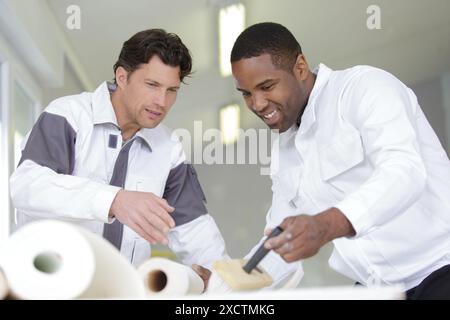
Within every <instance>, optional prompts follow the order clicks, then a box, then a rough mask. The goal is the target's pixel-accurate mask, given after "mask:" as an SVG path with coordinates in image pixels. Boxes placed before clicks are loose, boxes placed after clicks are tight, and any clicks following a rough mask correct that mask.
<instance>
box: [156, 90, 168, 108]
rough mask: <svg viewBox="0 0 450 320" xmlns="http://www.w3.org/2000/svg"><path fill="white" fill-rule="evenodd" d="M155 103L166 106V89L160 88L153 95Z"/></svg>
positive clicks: (162, 106)
mask: <svg viewBox="0 0 450 320" xmlns="http://www.w3.org/2000/svg"><path fill="white" fill-rule="evenodd" d="M153 103H154V104H156V105H158V106H159V107H161V108H164V107H165V106H166V104H167V92H166V90H158V92H157V93H156V94H155V96H154V97H153Z"/></svg>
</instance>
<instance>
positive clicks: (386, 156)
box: [335, 70, 427, 237]
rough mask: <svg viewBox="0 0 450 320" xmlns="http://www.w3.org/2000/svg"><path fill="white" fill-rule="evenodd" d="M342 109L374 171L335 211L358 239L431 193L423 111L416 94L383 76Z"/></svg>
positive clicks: (351, 94)
mask: <svg viewBox="0 0 450 320" xmlns="http://www.w3.org/2000/svg"><path fill="white" fill-rule="evenodd" d="M341 104H342V107H343V108H344V109H343V115H344V118H346V119H347V120H348V121H349V122H350V123H351V125H352V126H354V127H356V128H357V130H358V131H359V133H360V137H361V140H362V144H363V147H364V152H365V157H366V158H367V159H368V161H369V162H370V164H371V165H372V167H373V174H372V175H371V176H370V177H369V178H368V179H367V180H366V181H365V182H364V183H362V184H361V186H360V187H359V188H358V189H356V190H355V191H354V192H352V193H350V194H348V195H347V196H346V197H345V198H344V199H343V200H342V201H341V202H340V203H338V204H337V205H336V206H335V207H337V208H338V209H340V210H341V211H342V212H343V213H344V214H345V215H346V217H347V218H348V219H349V220H350V222H351V223H352V225H353V227H354V229H355V231H356V237H358V236H362V235H364V234H367V233H368V232H370V231H371V230H373V229H375V228H377V227H378V226H380V225H382V224H384V223H386V222H387V221H389V220H391V219H394V218H395V217H396V216H398V215H399V214H402V212H404V211H405V210H406V209H407V208H408V207H409V206H411V204H413V203H414V202H415V201H416V200H417V199H418V198H419V197H420V194H421V191H422V190H423V189H424V187H425V183H426V177H427V174H426V169H425V165H424V162H423V160H422V157H421V152H420V149H419V143H418V137H417V130H416V114H417V108H419V106H418V104H417V100H416V99H415V96H414V95H413V94H412V92H411V91H410V89H408V88H407V87H406V86H404V85H403V84H402V83H401V82H400V81H399V80H397V79H396V78H394V77H393V76H392V75H390V74H388V73H385V72H382V71H380V70H376V71H375V70H374V71H369V72H368V73H367V74H366V75H365V76H364V77H363V78H361V79H359V81H354V83H353V84H352V85H351V86H350V87H349V88H348V90H347V94H344V96H343V100H342V101H341Z"/></svg>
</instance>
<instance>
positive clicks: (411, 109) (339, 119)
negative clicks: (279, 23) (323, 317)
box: [267, 64, 450, 289]
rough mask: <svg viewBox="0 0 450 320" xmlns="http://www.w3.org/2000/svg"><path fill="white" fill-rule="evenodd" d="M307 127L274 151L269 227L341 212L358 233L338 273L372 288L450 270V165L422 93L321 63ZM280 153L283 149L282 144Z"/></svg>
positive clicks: (338, 261)
mask: <svg viewBox="0 0 450 320" xmlns="http://www.w3.org/2000/svg"><path fill="white" fill-rule="evenodd" d="M314 72H315V73H317V78H316V82H315V84H314V87H313V90H312V92H311V95H310V97H309V101H308V104H307V106H306V108H305V111H304V114H303V115H302V117H301V123H300V127H299V128H298V127H297V125H294V126H293V127H292V128H290V129H289V130H287V131H286V132H284V133H282V134H280V136H279V140H278V142H279V149H278V148H275V147H274V148H273V150H272V165H271V170H272V176H271V178H272V182H273V185H272V190H273V200H272V207H271V209H270V211H269V212H268V214H267V227H271V228H273V227H274V226H276V225H278V224H280V223H281V222H282V221H283V219H284V218H286V217H288V216H293V215H298V214H309V215H314V214H317V213H320V212H322V211H324V210H326V209H329V208H331V207H336V208H338V209H340V210H341V211H342V212H343V213H344V215H345V216H346V217H347V218H348V219H349V221H350V222H351V223H352V225H353V227H354V229H355V231H356V236H354V237H343V238H339V239H336V240H334V241H333V243H334V251H333V254H332V256H331V258H330V260H329V264H330V266H331V267H332V268H334V269H335V270H337V271H338V272H340V273H342V274H344V275H346V276H347V277H349V278H351V279H353V280H355V281H358V282H360V283H362V284H365V285H371V284H388V285H390V284H401V285H404V287H405V288H406V289H410V288H412V287H414V286H416V285H418V284H419V283H420V282H421V281H422V280H423V279H424V278H425V277H426V276H427V275H429V274H430V273H431V272H432V271H434V270H437V269H438V268H440V267H442V266H444V265H447V264H449V263H450V162H449V159H448V157H447V154H446V153H445V151H444V149H443V148H442V146H441V144H440V142H439V140H438V138H437V136H436V134H435V133H434V131H433V129H432V128H431V126H430V124H429V123H428V121H427V119H426V118H425V116H424V114H423V112H422V110H421V108H420V106H419V104H418V102H417V99H416V96H415V95H414V93H413V92H412V91H411V90H410V89H409V88H407V87H406V86H405V85H404V84H402V83H401V82H400V81H399V80H398V79H396V78H395V77H394V76H393V75H391V74H389V73H387V72H385V71H382V70H380V69H376V68H373V67H369V66H356V67H353V68H350V69H347V70H342V71H332V70H331V69H329V68H328V67H326V66H325V65H323V64H321V65H319V67H318V70H317V69H316V70H315V71H314ZM275 146H276V144H275Z"/></svg>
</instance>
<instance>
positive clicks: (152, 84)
mask: <svg viewBox="0 0 450 320" xmlns="http://www.w3.org/2000/svg"><path fill="white" fill-rule="evenodd" d="M147 85H149V86H150V87H157V85H156V83H150V82H147Z"/></svg>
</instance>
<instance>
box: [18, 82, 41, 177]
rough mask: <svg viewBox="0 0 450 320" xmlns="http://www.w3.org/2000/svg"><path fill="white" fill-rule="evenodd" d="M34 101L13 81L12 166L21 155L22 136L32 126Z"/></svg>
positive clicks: (23, 136)
mask: <svg viewBox="0 0 450 320" xmlns="http://www.w3.org/2000/svg"><path fill="white" fill-rule="evenodd" d="M35 104H36V103H35V102H34V100H33V99H32V98H31V96H30V95H29V94H28V93H27V92H26V91H25V89H24V88H23V87H22V86H21V85H20V84H19V83H18V82H15V83H14V108H13V110H12V112H13V119H14V168H16V167H17V165H18V164H19V161H20V157H21V155H22V148H21V144H22V141H23V138H25V136H26V134H27V133H28V131H30V129H31V128H32V127H33V124H34V119H35V111H36V110H35V109H36V108H35Z"/></svg>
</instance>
